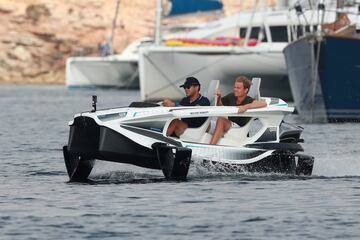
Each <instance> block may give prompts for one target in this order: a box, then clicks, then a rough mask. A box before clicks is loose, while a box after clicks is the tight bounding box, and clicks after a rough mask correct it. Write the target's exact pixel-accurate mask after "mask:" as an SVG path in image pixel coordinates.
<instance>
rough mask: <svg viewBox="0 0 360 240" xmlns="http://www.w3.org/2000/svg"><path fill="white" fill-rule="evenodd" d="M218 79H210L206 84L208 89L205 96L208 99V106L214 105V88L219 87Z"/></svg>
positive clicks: (215, 100)
mask: <svg viewBox="0 0 360 240" xmlns="http://www.w3.org/2000/svg"><path fill="white" fill-rule="evenodd" d="M219 85H220V80H211V81H210V83H209V86H208V89H207V91H206V93H205V97H207V98H208V99H209V101H210V106H216V102H217V99H216V95H215V93H216V89H218V88H219Z"/></svg>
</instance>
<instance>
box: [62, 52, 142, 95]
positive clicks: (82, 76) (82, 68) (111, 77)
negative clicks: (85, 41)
mask: <svg viewBox="0 0 360 240" xmlns="http://www.w3.org/2000/svg"><path fill="white" fill-rule="evenodd" d="M66 85H67V87H69V88H76V87H104V88H129V89H138V88H139V74H138V62H137V60H123V59H116V58H114V57H86V58H85V57H75V58H70V59H68V61H67V63H66Z"/></svg>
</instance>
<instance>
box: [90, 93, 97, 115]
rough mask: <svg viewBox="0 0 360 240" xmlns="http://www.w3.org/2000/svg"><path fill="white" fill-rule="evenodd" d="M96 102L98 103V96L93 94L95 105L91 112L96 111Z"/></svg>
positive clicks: (93, 103)
mask: <svg viewBox="0 0 360 240" xmlns="http://www.w3.org/2000/svg"><path fill="white" fill-rule="evenodd" d="M96 103H97V96H96V95H93V96H92V107H93V109H92V110H91V112H96Z"/></svg>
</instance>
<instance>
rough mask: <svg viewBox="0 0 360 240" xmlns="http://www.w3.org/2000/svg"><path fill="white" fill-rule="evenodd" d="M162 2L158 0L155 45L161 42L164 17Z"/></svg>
mask: <svg viewBox="0 0 360 240" xmlns="http://www.w3.org/2000/svg"><path fill="white" fill-rule="evenodd" d="M162 11H163V10H162V2H161V0H157V3H156V26H155V45H160V44H161V18H162Z"/></svg>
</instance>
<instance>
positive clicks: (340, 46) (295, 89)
mask: <svg viewBox="0 0 360 240" xmlns="http://www.w3.org/2000/svg"><path fill="white" fill-rule="evenodd" d="M284 54H285V58H286V64H287V68H288V74H289V80H290V86H291V90H292V93H293V96H294V100H295V104H296V108H297V110H298V111H299V113H300V114H301V115H302V116H303V118H305V119H308V120H313V121H352V120H359V119H360V80H359V76H360V59H359V58H358V56H359V55H360V39H354V38H343V37H332V36H324V37H323V38H322V40H321V42H320V44H318V43H317V42H316V36H307V37H304V38H301V39H299V40H297V41H295V42H293V43H291V44H289V46H287V47H286V48H285V49H284ZM317 56H319V57H317Z"/></svg>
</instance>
